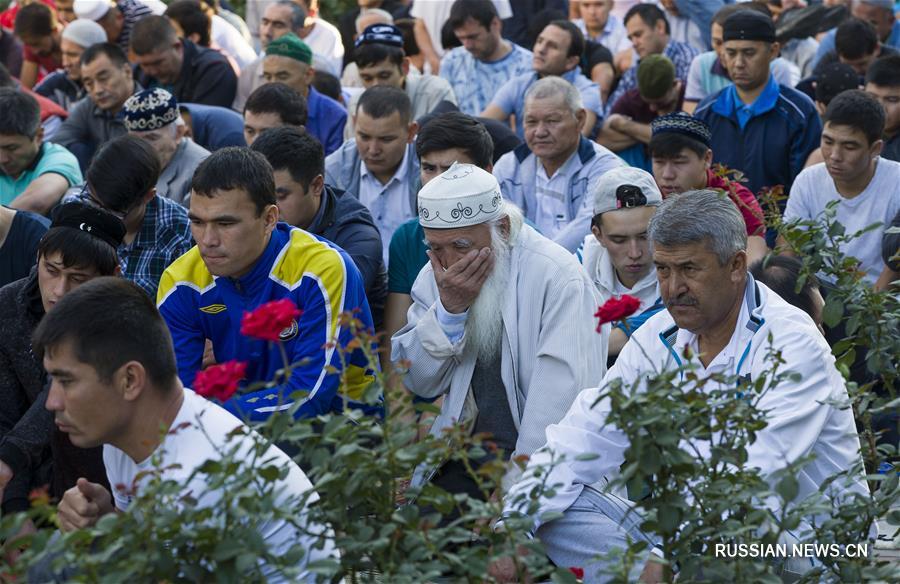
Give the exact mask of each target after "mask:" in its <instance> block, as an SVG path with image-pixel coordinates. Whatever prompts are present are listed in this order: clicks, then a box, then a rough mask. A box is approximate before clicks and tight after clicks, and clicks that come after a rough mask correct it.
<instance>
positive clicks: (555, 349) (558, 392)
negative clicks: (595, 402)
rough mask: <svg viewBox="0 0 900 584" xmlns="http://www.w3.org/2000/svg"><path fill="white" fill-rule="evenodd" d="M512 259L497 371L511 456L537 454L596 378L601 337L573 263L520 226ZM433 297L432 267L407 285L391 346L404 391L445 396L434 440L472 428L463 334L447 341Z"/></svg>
mask: <svg viewBox="0 0 900 584" xmlns="http://www.w3.org/2000/svg"><path fill="white" fill-rule="evenodd" d="M510 261H511V273H510V286H509V293H508V296H507V300H506V304H505V305H504V307H503V330H504V335H503V340H502V348H501V351H502V357H501V366H500V367H501V378H502V379H503V385H504V386H505V387H506V396H507V399H508V401H509V409H510V412H512V417H513V421H514V422H515V425H516V430H517V431H518V433H519V437H518V440H517V442H516V449H515V452H513V454H512V456H513V457H515V456H518V455H521V454H525V455H530V454H532V453H533V452H534V451H536V450H537V449H538V448H540V447H541V446H543V444H544V443H545V442H546V438H545V435H544V431H545V429H546V428H547V426H548V425H550V424H555V423H557V422H559V420H561V419H562V417H563V415H565V413H566V411H567V410H568V409H569V406H570V405H571V404H572V402H573V401H574V399H575V397H576V396H577V395H578V392H579V391H581V389H582V388H585V387H590V386H591V385H596V384H597V383H598V380H600V379H602V377H603V375H604V374H605V372H606V352H607V341H608V333H607V332H606V331H604V333H603V334H598V333H597V332H595V324H594V317H593V314H594V312H595V311H596V310H597V295H596V289H595V288H594V285H593V283H592V282H591V280H590V278H588V276H587V273H586V272H585V271H584V270H583V269H582V267H581V265H580V264H579V263H578V261H577V260H576V259H575V256H573V255H572V254H570V253H568V252H566V250H565V249H563V248H562V247H560V246H559V245H557V244H555V243H553V242H552V241H550V240H549V239H547V238H546V237H544V236H542V235H540V234H539V233H538V232H537V231H535V230H534V229H532V228H531V227H528V226H527V225H523V226H522V228H521V230H520V231H519V233H518V235H517V237H516V241H515V244H514V245H513V248H512V250H511V255H510ZM438 298H439V295H438V289H437V285H436V284H435V281H434V274H433V272H432V269H431V264H430V263H429V264H426V265H425V267H424V268H422V271H421V272H419V276H418V277H417V278H416V281H415V283H414V284H413V288H412V299H413V305H412V306H411V307H410V309H409V313H408V324H407V325H406V326H405V327H403V328H402V329H401V330H400V331H398V332H397V333H396V334H395V335H394V337H393V339H392V340H391V341H392V353H391V355H392V357H391V358H392V359H393V361H394V362H398V361H400V360H404V359H405V360H408V361H409V362H410V363H411V365H410V369H409V373H408V374H407V375H406V377H405V379H404V383H405V384H406V387H407V388H408V389H409V390H410V391H412V392H413V393H415V394H417V395H419V396H422V397H426V398H433V397H437V396H440V395H444V402H443V405H442V406H441V413H440V415H439V416H438V417H437V418H436V419H435V421H434V425H433V426H432V427H431V433H432V435H434V436H440V435H441V433H442V431H443V429H444V428H447V427H450V426H452V425H453V424H455V423H457V422H462V423H465V422H467V421H469V420H468V418H469V417H470V416H471V412H470V411H469V408H468V407H466V401H467V396H468V395H469V392H470V383H471V380H472V373H473V371H474V369H475V360H476V359H475V356H474V355H473V354H470V353H468V352H466V350H465V348H466V337H465V335H464V336H463V337H462V339H460V340H459V342H457V343H456V344H452V343H451V342H450V341H449V340H448V338H447V335H446V334H445V333H444V331H443V329H442V328H441V325H440V323H439V322H438V319H437V314H436V303H437V302H438ZM469 401H470V402H471V401H474V400H469ZM464 409H465V410H466V412H465V413H464ZM514 468H515V467H514ZM430 470H432V469H425V468H420V469H419V470H418V471H417V472H416V475H415V476H414V477H413V484H414V485H417V484H421V483H422V482H424V481H425V480H427V479H428V477H429V475H430V472H429V471H430ZM514 475H515V473H509V474H508V475H507V481H508V480H509V479H511V478H514ZM505 482H506V481H505Z"/></svg>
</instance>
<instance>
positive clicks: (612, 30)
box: [572, 14, 631, 54]
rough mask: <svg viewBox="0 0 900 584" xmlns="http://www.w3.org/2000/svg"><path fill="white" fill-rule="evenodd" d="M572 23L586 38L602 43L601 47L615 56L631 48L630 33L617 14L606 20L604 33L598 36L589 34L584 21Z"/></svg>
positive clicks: (579, 20) (578, 20)
mask: <svg viewBox="0 0 900 584" xmlns="http://www.w3.org/2000/svg"><path fill="white" fill-rule="evenodd" d="M572 22H574V23H575V26H577V27H578V28H580V29H581V32H582V33H584V38H586V39H588V40H592V41H595V42H598V43H600V44H601V45H603V46H604V47H606V48H607V49H609V50H610V51H611V52H612V53H613V54H616V53H618V52H619V51H624V50H625V49H630V48H631V41H630V40H628V31H627V30H625V25H624V24H623V23H622V19H620V18H619V17H618V16H616V15H615V14H610V15H609V18H607V19H606V25H604V27H603V32H601V33H600V34H598V35H596V36H590V35H589V34H588V30H587V26H585V24H584V19H581V18H579V19H577V20H573V21H572Z"/></svg>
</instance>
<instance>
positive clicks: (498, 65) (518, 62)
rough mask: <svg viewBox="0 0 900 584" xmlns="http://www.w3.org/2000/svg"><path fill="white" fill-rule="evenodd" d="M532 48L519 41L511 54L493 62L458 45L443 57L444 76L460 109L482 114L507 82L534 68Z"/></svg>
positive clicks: (442, 75)
mask: <svg viewBox="0 0 900 584" xmlns="http://www.w3.org/2000/svg"><path fill="white" fill-rule="evenodd" d="M532 60H533V56H532V54H531V51H529V50H528V49H523V48H522V47H520V46H519V45H517V44H513V45H512V51H510V52H509V54H508V55H506V56H505V57H503V58H502V59H499V60H497V61H493V62H485V61H479V60H478V59H476V58H475V57H473V56H472V53H470V52H469V51H467V50H466V49H465V48H464V47H456V48H455V49H453V50H452V51H450V52H449V53H447V54H446V55H444V58H443V59H441V77H443V78H444V79H446V80H447V81H448V82H449V83H450V87H452V88H453V93H454V94H456V101H457V103H458V104H459V111H461V112H463V113H465V114H469V115H470V116H477V115H480V114H481V112H483V111H484V108H486V107H487V106H488V104H489V103H491V98H492V97H494V95H495V94H496V93H497V92H498V91H499V90H500V88H501V87H502V86H503V84H504V83H506V82H507V81H509V80H510V79H512V78H513V77H517V76H519V75H526V74H528V73H531V71H532Z"/></svg>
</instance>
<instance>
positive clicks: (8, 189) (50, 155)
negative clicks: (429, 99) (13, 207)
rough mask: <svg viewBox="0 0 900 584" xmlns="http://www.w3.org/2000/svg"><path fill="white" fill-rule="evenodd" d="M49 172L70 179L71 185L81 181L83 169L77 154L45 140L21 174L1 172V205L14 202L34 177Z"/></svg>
mask: <svg viewBox="0 0 900 584" xmlns="http://www.w3.org/2000/svg"><path fill="white" fill-rule="evenodd" d="M48 172H53V173H56V174H58V175H60V176H61V177H63V178H64V179H66V181H68V183H69V186H72V185H77V184H79V183H80V182H81V170H80V169H79V168H78V161H77V160H76V159H75V156H73V155H72V153H71V152H69V151H68V150H66V149H65V148H63V147H62V146H60V145H59V144H53V143H51V142H44V143H43V144H42V145H41V148H40V150H39V151H38V153H37V156H35V157H34V160H32V161H31V164H29V165H28V166H27V167H26V168H25V169H24V170H23V171H22V172H20V173H19V176H16V177H12V176H9V175H7V174H6V173H4V172H0V205H9V204H10V203H12V202H13V200H14V199H15V198H16V197H18V196H19V195H21V194H22V193H23V192H25V190H26V189H27V188H28V186H29V185H30V184H31V182H32V181H33V180H34V179H36V178H38V177H39V176H41V175H44V174H47V173H48Z"/></svg>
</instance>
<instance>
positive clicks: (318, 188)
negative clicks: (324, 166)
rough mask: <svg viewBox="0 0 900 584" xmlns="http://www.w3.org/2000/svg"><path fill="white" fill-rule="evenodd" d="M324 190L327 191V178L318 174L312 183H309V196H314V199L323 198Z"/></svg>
mask: <svg viewBox="0 0 900 584" xmlns="http://www.w3.org/2000/svg"><path fill="white" fill-rule="evenodd" d="M323 190H325V177H324V176H322V175H321V174H317V175H316V178H314V179H312V182H311V183H309V189H308V191H307V194H310V195H313V196H314V197H320V196H322V191H323Z"/></svg>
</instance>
